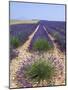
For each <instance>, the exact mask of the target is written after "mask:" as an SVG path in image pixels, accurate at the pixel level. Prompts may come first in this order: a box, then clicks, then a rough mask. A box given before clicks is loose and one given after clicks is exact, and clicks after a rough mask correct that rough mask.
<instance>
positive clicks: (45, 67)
mask: <svg viewBox="0 0 68 90" xmlns="http://www.w3.org/2000/svg"><path fill="white" fill-rule="evenodd" d="M54 74H55V67H54V66H53V65H52V64H51V63H50V62H48V61H45V60H42V59H40V60H37V61H36V62H34V63H33V64H31V65H30V66H29V67H27V68H26V72H25V76H26V78H29V79H30V80H31V81H32V82H34V83H35V82H38V83H40V82H41V81H42V82H43V81H44V80H46V81H47V83H49V81H50V80H51V79H52V77H53V75H54Z"/></svg>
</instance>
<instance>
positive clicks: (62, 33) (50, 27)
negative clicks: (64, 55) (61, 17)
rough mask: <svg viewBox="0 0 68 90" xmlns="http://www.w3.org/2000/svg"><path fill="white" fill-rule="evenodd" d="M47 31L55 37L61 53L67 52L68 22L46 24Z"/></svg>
mask: <svg viewBox="0 0 68 90" xmlns="http://www.w3.org/2000/svg"><path fill="white" fill-rule="evenodd" d="M44 26H45V27H46V28H47V31H48V32H49V33H50V34H51V35H52V36H53V37H54V39H55V41H56V42H57V44H58V45H59V49H60V50H61V51H65V50H66V22H58V21H56V22H55V21H51V22H49V23H48V22H44Z"/></svg>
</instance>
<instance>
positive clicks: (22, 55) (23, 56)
mask: <svg viewBox="0 0 68 90" xmlns="http://www.w3.org/2000/svg"><path fill="white" fill-rule="evenodd" d="M38 28H39V25H38V26H37V28H36V30H35V31H34V32H33V33H32V34H31V35H30V36H29V39H28V40H27V41H26V42H25V43H24V45H22V46H21V47H19V48H18V49H17V50H18V51H19V55H18V57H16V58H14V59H13V60H12V62H11V63H10V88H13V87H14V88H16V87H17V86H18V85H17V83H16V81H15V80H16V72H17V70H18V69H19V68H20V67H21V65H22V62H24V61H26V60H27V58H31V56H32V53H30V52H28V46H29V45H30V42H31V40H32V38H33V36H34V34H35V33H36V32H37V30H38ZM27 86H28V85H27Z"/></svg>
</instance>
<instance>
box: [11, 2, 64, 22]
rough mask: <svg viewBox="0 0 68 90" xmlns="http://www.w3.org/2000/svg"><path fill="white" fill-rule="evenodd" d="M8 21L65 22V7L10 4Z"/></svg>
mask: <svg viewBox="0 0 68 90" xmlns="http://www.w3.org/2000/svg"><path fill="white" fill-rule="evenodd" d="M10 19H11V20H12V19H15V20H31V19H39V20H49V21H65V5H56V4H38V3H24V2H23V3H20V2H10Z"/></svg>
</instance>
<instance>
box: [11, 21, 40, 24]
mask: <svg viewBox="0 0 68 90" xmlns="http://www.w3.org/2000/svg"><path fill="white" fill-rule="evenodd" d="M38 21H39V20H10V24H32V23H38Z"/></svg>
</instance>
